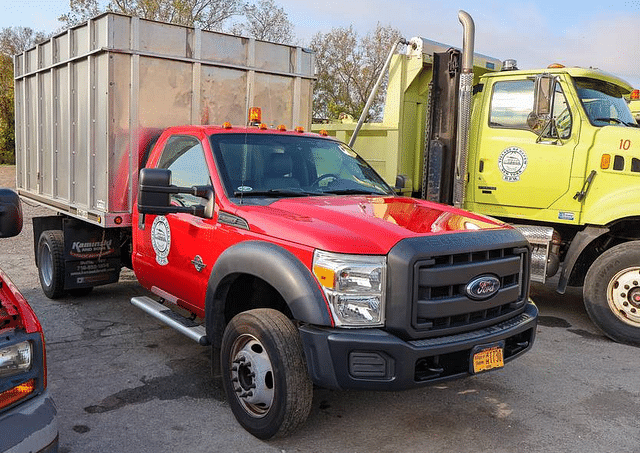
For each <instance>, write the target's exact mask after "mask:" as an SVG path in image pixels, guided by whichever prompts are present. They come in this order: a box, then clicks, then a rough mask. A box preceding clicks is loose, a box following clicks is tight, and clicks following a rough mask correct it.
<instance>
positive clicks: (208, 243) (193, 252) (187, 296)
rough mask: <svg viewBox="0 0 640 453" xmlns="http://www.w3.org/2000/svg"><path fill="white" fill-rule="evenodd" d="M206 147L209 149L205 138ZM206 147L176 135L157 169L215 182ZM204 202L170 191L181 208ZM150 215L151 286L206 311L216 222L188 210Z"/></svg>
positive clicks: (192, 181) (180, 181) (184, 180)
mask: <svg viewBox="0 0 640 453" xmlns="http://www.w3.org/2000/svg"><path fill="white" fill-rule="evenodd" d="M205 146H207V149H208V143H207V142H205ZM204 149H205V148H204V146H203V143H202V142H201V141H200V140H199V139H198V138H197V137H194V136H191V135H174V136H172V137H170V138H169V139H168V140H167V142H166V144H165V146H164V148H163V150H162V154H161V156H160V158H159V160H158V162H157V164H156V167H157V168H166V169H169V170H171V183H172V184H173V185H176V186H180V187H191V186H211V185H212V183H211V173H210V169H209V166H208V165H207V161H206V158H205V154H204ZM206 201H207V200H206V199H204V198H201V197H196V196H194V195H185V194H174V195H171V203H172V204H175V205H179V206H194V205H202V204H205V203H206ZM150 217H153V220H151V219H149V221H148V225H147V229H148V230H150V234H146V235H145V238H146V240H147V242H148V243H147V244H145V248H146V249H147V253H145V255H147V257H149V256H150V257H151V259H153V260H154V261H155V262H154V263H153V273H154V275H153V276H152V277H151V279H152V280H153V282H154V284H153V286H155V287H156V288H158V289H160V290H161V291H164V292H166V293H169V294H170V295H171V296H174V297H175V298H178V299H180V300H182V301H184V302H186V303H187V304H188V305H191V306H192V307H199V308H200V309H203V306H204V305H203V304H204V296H205V292H206V288H207V283H208V280H209V275H210V273H211V267H212V263H213V258H212V255H213V247H212V237H213V231H214V225H215V223H214V221H213V220H212V219H204V218H201V217H198V216H195V215H192V214H185V213H178V214H169V215H167V216H150ZM148 259H149V258H148ZM156 292H157V291H156Z"/></svg>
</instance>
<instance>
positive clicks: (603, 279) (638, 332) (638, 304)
mask: <svg viewBox="0 0 640 453" xmlns="http://www.w3.org/2000/svg"><path fill="white" fill-rule="evenodd" d="M583 296H584V305H585V308H586V310H587V313H588V315H589V317H590V318H591V320H592V321H593V323H594V324H595V325H596V326H598V327H599V328H600V329H601V330H602V331H603V332H604V333H605V334H606V335H607V336H608V337H609V338H611V339H612V340H614V341H617V342H620V343H627V344H633V345H640V241H632V242H625V243H623V244H619V245H617V246H615V247H612V248H611V249H609V250H607V251H606V252H604V253H603V254H602V255H600V256H599V257H598V258H597V259H596V260H595V261H594V262H593V264H592V265H591V267H590V268H589V271H588V272H587V276H586V278H585V283H584V287H583Z"/></svg>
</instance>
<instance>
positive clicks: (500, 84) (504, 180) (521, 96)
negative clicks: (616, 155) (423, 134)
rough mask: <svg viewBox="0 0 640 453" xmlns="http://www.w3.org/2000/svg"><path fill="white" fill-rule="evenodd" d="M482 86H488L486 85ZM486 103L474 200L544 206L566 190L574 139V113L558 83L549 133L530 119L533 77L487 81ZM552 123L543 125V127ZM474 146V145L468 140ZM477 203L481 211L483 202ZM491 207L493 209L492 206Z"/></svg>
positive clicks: (528, 206) (503, 204) (532, 99)
mask: <svg viewBox="0 0 640 453" xmlns="http://www.w3.org/2000/svg"><path fill="white" fill-rule="evenodd" d="M485 89H486V88H485ZM489 89H490V92H489V95H490V96H491V97H490V102H488V103H487V104H488V105H485V107H484V108H483V110H482V111H483V114H482V116H483V119H482V120H481V121H480V124H479V126H478V135H477V142H476V150H477V154H476V156H475V159H476V162H475V169H476V173H475V177H473V176H472V180H471V182H472V184H473V189H472V190H473V191H474V196H475V201H476V202H477V203H480V204H486V205H494V206H501V207H504V206H514V207H525V208H538V209H540V208H541V209H545V208H548V207H549V206H551V205H552V204H553V203H554V202H555V201H556V200H558V199H559V198H561V197H562V196H563V195H564V194H565V193H566V192H567V190H568V189H569V183H570V175H571V166H572V163H573V153H574V148H575V141H574V139H572V134H573V135H577V134H576V133H574V132H573V131H572V126H573V124H572V114H571V110H570V108H569V103H568V102H567V99H566V97H565V95H564V92H563V90H562V88H561V86H560V84H556V89H555V93H554V94H553V95H554V96H555V99H554V110H553V115H552V116H553V117H554V118H555V119H554V122H553V123H552V127H554V134H553V136H555V137H557V138H546V137H547V136H548V135H549V134H548V133H547V132H545V133H543V134H542V135H541V136H540V133H541V132H542V131H540V130H539V129H540V128H542V127H544V126H543V123H541V122H539V121H538V122H536V121H534V118H533V115H532V112H533V103H534V80H533V78H530V77H529V78H528V77H526V76H520V77H514V78H509V79H505V80H503V79H500V80H495V81H494V83H493V84H489ZM549 127H550V125H549V124H547V129H548V128H549ZM472 146H473V145H472ZM478 208H479V209H480V210H482V205H479V206H478ZM491 211H492V212H493V210H491Z"/></svg>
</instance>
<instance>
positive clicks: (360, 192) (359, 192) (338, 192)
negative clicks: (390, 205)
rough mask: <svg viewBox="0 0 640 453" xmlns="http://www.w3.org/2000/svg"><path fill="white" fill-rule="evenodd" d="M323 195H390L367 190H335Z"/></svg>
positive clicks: (327, 191)
mask: <svg viewBox="0 0 640 453" xmlns="http://www.w3.org/2000/svg"><path fill="white" fill-rule="evenodd" d="M324 193H331V194H334V195H390V194H388V193H384V192H378V191H374V190H367V189H335V190H326V191H324Z"/></svg>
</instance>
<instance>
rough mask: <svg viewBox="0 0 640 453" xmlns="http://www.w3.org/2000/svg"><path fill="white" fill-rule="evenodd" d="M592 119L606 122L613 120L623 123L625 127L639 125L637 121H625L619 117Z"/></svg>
mask: <svg viewBox="0 0 640 453" xmlns="http://www.w3.org/2000/svg"><path fill="white" fill-rule="evenodd" d="M594 121H604V122H607V123H610V122H611V121H613V122H614V123H618V124H624V125H625V126H627V127H639V126H638V124H637V123H627V122H626V121H622V120H621V119H620V118H596V119H595V120H594Z"/></svg>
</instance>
